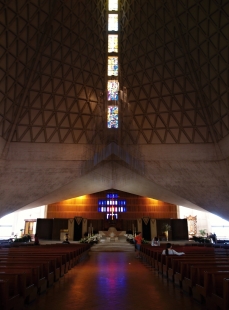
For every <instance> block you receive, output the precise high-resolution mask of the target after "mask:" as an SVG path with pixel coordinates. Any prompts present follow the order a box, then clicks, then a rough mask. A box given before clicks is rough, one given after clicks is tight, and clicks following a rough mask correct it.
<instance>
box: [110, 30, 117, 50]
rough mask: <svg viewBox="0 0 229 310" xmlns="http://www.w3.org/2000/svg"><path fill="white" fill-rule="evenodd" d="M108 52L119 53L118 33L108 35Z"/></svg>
mask: <svg viewBox="0 0 229 310" xmlns="http://www.w3.org/2000/svg"><path fill="white" fill-rule="evenodd" d="M108 53H118V35H117V34H109V35H108Z"/></svg>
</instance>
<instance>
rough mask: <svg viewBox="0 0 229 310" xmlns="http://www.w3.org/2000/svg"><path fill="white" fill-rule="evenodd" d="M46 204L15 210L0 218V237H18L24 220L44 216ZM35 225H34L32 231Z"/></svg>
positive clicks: (23, 225) (23, 226)
mask: <svg viewBox="0 0 229 310" xmlns="http://www.w3.org/2000/svg"><path fill="white" fill-rule="evenodd" d="M46 214H47V206H41V207H37V208H33V209H27V210H22V211H20V210H19V211H16V212H13V213H11V214H8V215H6V216H4V217H2V218H1V219H0V239H5V238H11V237H13V236H14V235H17V236H18V237H20V235H21V229H23V230H24V228H25V220H29V219H37V218H46ZM35 232H36V225H35V226H34V233H35Z"/></svg>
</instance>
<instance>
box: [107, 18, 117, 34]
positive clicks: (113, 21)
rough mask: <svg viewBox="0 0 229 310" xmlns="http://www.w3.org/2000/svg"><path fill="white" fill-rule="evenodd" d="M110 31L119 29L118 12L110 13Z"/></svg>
mask: <svg viewBox="0 0 229 310" xmlns="http://www.w3.org/2000/svg"><path fill="white" fill-rule="evenodd" d="M108 31H118V14H108Z"/></svg>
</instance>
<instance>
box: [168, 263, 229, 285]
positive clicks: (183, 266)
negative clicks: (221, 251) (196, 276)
mask: <svg viewBox="0 0 229 310" xmlns="http://www.w3.org/2000/svg"><path fill="white" fill-rule="evenodd" d="M176 262H177V266H178V271H176V273H175V275H174V283H175V284H177V285H179V286H180V287H181V286H182V285H183V280H184V278H188V279H190V268H191V266H193V265H201V264H202V265H206V264H214V263H217V262H221V263H224V264H227V263H228V258H227V257H225V258H218V257H205V258H204V257H202V258H196V259H195V260H194V259H187V260H178V261H176Z"/></svg>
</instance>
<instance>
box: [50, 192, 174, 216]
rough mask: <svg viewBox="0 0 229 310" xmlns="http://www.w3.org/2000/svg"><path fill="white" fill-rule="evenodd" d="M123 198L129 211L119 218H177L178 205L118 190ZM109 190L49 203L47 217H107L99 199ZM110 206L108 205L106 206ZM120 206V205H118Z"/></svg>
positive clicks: (120, 197)
mask: <svg viewBox="0 0 229 310" xmlns="http://www.w3.org/2000/svg"><path fill="white" fill-rule="evenodd" d="M116 192H117V193H118V197H119V199H121V200H126V205H127V212H124V213H119V215H118V217H119V219H137V218H141V217H150V218H155V219H159V218H173V219H176V218H177V207H176V205H173V204H169V203H167V202H163V201H159V200H155V199H150V198H146V197H141V196H137V195H133V194H130V193H125V192H122V191H116ZM107 193H109V192H108V191H103V192H99V193H96V194H91V195H86V196H83V197H79V198H72V199H68V200H64V201H61V202H56V203H53V204H50V205H48V210H47V218H74V217H75V216H81V217H83V218H88V219H105V216H106V214H105V213H102V212H98V199H104V197H106V194H107ZM106 207H108V206H106ZM117 207H118V206H117Z"/></svg>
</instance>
